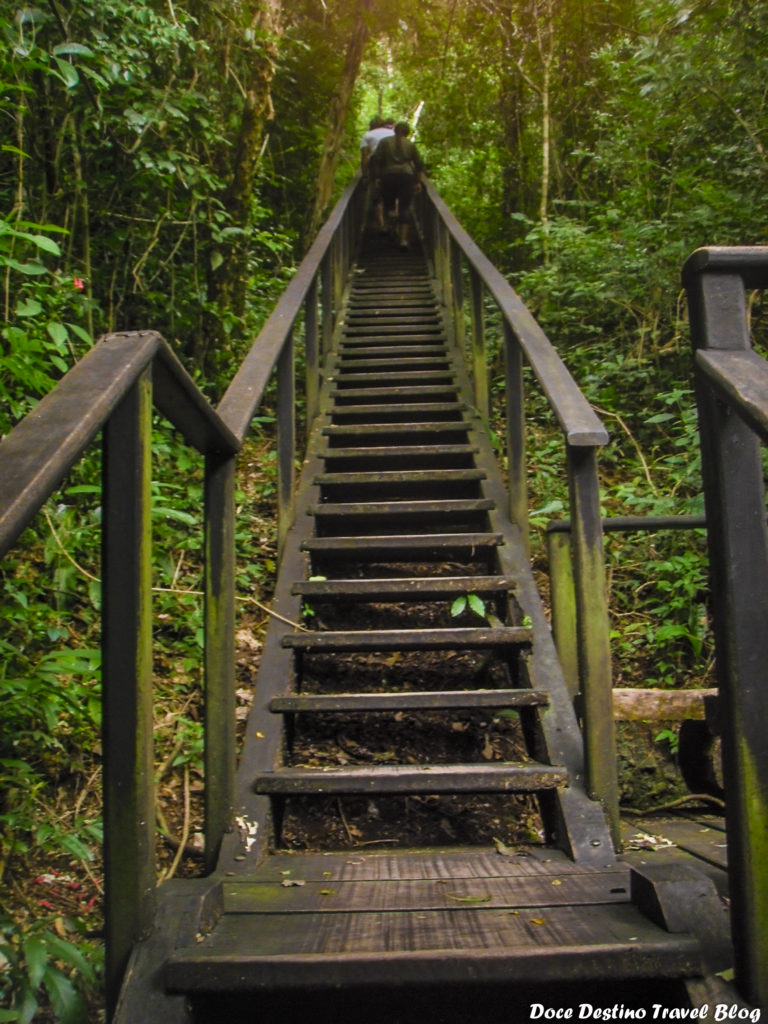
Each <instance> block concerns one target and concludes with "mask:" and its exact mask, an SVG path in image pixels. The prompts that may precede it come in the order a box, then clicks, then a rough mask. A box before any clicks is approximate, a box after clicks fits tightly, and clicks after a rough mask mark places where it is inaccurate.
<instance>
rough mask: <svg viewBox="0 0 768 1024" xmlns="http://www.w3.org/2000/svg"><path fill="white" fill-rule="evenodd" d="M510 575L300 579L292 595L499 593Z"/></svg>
mask: <svg viewBox="0 0 768 1024" xmlns="http://www.w3.org/2000/svg"><path fill="white" fill-rule="evenodd" d="M515 582H516V581H515V578H514V577H513V576H472V577H467V576H431V577H421V578H418V579H413V578H410V577H408V578H402V579H364V580H349V579H347V580H343V579H342V580H302V581H300V582H298V583H294V584H293V587H292V588H291V592H292V593H293V594H300V595H302V596H303V597H314V598H322V599H323V600H327V599H329V598H334V597H337V598H341V599H347V600H348V599H350V598H357V599H358V600H361V601H362V600H372V601H380V602H381V601H430V600H446V599H450V598H453V597H456V596H457V595H460V594H466V593H468V592H469V593H472V594H485V595H488V594H500V593H504V592H506V591H508V590H511V589H512V588H513V587H514V586H515Z"/></svg>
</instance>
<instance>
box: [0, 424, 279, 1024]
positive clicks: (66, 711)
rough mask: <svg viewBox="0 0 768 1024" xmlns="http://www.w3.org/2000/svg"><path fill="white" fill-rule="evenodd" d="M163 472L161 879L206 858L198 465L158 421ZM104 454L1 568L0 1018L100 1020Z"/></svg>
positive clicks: (246, 527)
mask: <svg viewBox="0 0 768 1024" xmlns="http://www.w3.org/2000/svg"><path fill="white" fill-rule="evenodd" d="M270 429H271V425H270V423H269V421H268V420H265V422H264V423H263V424H257V427H256V429H255V431H254V432H253V434H252V436H251V438H250V440H249V441H248V442H247V443H246V446H245V448H244V450H243V452H242V453H241V457H240V466H239V476H238V484H239V487H240V490H239V491H238V493H237V495H236V500H237V511H238V516H237V527H236V531H237V535H236V544H237V551H238V559H237V565H238V570H237V598H238V621H237V661H236V664H237V681H238V690H237V700H238V704H237V717H238V721H239V722H241V723H242V722H243V721H244V719H245V716H246V714H247V711H248V707H249V703H250V700H251V690H252V686H253V681H254V678H255V672H256V667H257V664H258V657H259V651H260V647H261V637H262V635H263V632H264V628H265V624H266V614H265V613H264V611H263V610H262V608H261V605H263V604H264V603H265V602H266V601H268V600H269V597H270V594H271V589H272V587H273V583H274V570H275V561H276V547H275V535H274V533H275V531H274V522H275V516H274V502H273V495H274V478H275V473H274V456H273V443H272V438H271V435H270ZM153 451H154V454H155V464H154V480H153V544H154V555H153V560H154V579H153V584H154V591H155V592H154V595H153V608H154V641H153V665H154V676H155V691H154V737H155V785H156V791H157V857H156V860H157V871H158V880H159V881H163V880H165V879H167V878H170V877H173V876H174V875H177V876H178V875H191V874H197V873H199V871H200V867H201V863H202V862H201V853H202V832H201V829H202V794H203V782H204V780H203V767H202V695H201V657H202V618H201V616H202V595H201V593H200V590H201V557H200V552H201V545H202V530H201V524H202V513H201V507H202V504H201V492H202V482H201V480H202V477H201V466H200V464H199V460H198V459H197V458H196V457H195V458H193V457H191V456H190V455H189V453H188V452H187V451H186V450H184V449H180V448H179V447H178V446H177V444H175V443H174V441H173V438H172V435H171V434H170V432H169V431H168V430H167V428H165V427H164V426H163V425H162V424H160V423H158V424H157V426H156V435H155V440H154V445H153ZM97 478H98V457H97V456H95V455H94V456H90V457H89V458H88V459H86V460H85V461H84V462H83V463H81V464H80V465H79V466H78V467H77V468H76V469H75V471H73V473H72V475H71V477H70V478H69V480H68V481H67V482H66V483H65V485H63V487H62V489H61V491H60V492H59V493H58V494H56V495H55V496H54V497H53V498H52V499H51V500H50V501H49V502H48V503H47V505H46V508H45V509H44V512H43V514H42V515H41V516H40V517H38V520H37V521H36V522H35V523H33V525H32V527H30V528H29V529H28V530H27V531H26V533H25V534H24V536H23V537H22V539H21V541H20V542H19V544H18V545H17V547H16V548H14V549H12V551H11V552H10V553H9V555H8V556H7V557H6V559H5V560H4V561H3V562H2V563H0V586H2V589H3V597H4V601H3V602H2V604H1V605H0V617H2V619H3V627H4V632H3V639H2V640H0V646H2V649H3V655H4V663H5V664H4V678H3V681H2V685H3V690H4V700H3V704H2V707H1V708H0V726H1V727H2V728H0V735H1V736H2V739H1V740H0V792H1V793H2V796H0V903H1V904H2V906H3V908H4V911H3V914H2V916H0V1021H6V1020H7V1021H19V1022H21V1024H27V1022H31V1021H41V1022H42V1021H47V1020H50V1021H54V1020H59V1021H62V1022H63V1024H84V1022H86V1021H88V1022H98V1021H101V1020H102V1019H103V1009H102V1007H103V995H102V991H101V974H102V967H103V945H102V941H101V940H102V929H103V918H102V896H103V872H102V864H101V840H102V828H101V745H100V744H101V741H100V726H101V700H100V683H99V670H100V652H99V611H100V585H99V564H98V552H99V510H98V508H97V507H95V505H96V502H97V501H98V488H97V487H96V485H95V484H93V483H92V481H94V480H96V479H97Z"/></svg>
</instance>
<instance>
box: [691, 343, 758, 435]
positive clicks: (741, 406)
mask: <svg viewBox="0 0 768 1024" xmlns="http://www.w3.org/2000/svg"><path fill="white" fill-rule="evenodd" d="M696 364H697V366H698V367H699V368H700V369H701V370H702V371H703V372H704V373H705V374H706V376H707V379H708V382H709V383H710V384H711V385H712V387H713V388H714V390H715V392H716V393H717V395H718V396H719V397H720V398H721V399H722V400H723V401H724V402H725V403H726V404H727V405H729V406H730V408H732V409H733V411H734V412H735V413H736V414H737V415H738V416H740V417H741V418H742V419H743V420H744V422H745V423H746V424H747V426H749V427H751V429H752V430H754V431H755V432H756V433H757V434H758V435H759V436H760V438H761V439H762V441H763V442H764V443H767V442H768V363H766V361H765V359H763V357H762V356H760V355H758V353H757V352H753V351H751V350H750V351H746V352H744V351H727V350H720V351H718V350H710V351H706V352H704V351H699V352H697V353H696Z"/></svg>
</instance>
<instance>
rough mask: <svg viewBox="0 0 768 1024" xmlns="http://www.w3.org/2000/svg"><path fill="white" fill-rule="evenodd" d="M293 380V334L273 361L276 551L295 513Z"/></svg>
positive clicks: (294, 387) (280, 548) (280, 547)
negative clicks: (275, 369)
mask: <svg viewBox="0 0 768 1024" xmlns="http://www.w3.org/2000/svg"><path fill="white" fill-rule="evenodd" d="M295 458H296V380H295V376H294V341H293V330H290V331H289V332H288V336H287V337H286V339H285V344H284V345H283V348H282V350H281V352H280V358H279V359H278V361H277V540H278V548H279V550H280V551H282V549H283V543H284V541H285V538H286V534H287V533H288V530H289V528H290V526H291V523H292V522H293V517H294V512H295V490H296V489H295V486H294V484H295V476H296V469H295V465H294V460H295Z"/></svg>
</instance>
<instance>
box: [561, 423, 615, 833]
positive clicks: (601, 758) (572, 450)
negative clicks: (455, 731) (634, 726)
mask: <svg viewBox="0 0 768 1024" xmlns="http://www.w3.org/2000/svg"><path fill="white" fill-rule="evenodd" d="M566 459H567V465H568V485H569V491H570V502H571V530H572V532H571V551H572V554H573V569H574V583H575V589H576V615H577V626H578V648H579V679H580V681H581V693H582V716H583V720H584V753H585V762H586V763H585V768H586V776H587V779H586V781H587V792H588V794H589V796H590V797H592V798H593V799H595V800H599V801H600V803H601V804H602V805H603V808H604V810H605V813H606V816H607V818H608V823H609V826H610V829H611V834H612V836H613V841H614V844H615V845H616V847H617V849H618V847H619V846H620V843H621V828H620V822H619V783H618V772H617V766H616V736H615V728H614V723H613V693H612V682H611V650H610V632H609V620H608V595H607V592H606V581H605V562H604V557H603V543H602V529H601V522H600V497H599V488H598V478H597V457H596V452H595V448H594V447H592V446H582V445H572V444H570V443H568V444H566Z"/></svg>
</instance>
